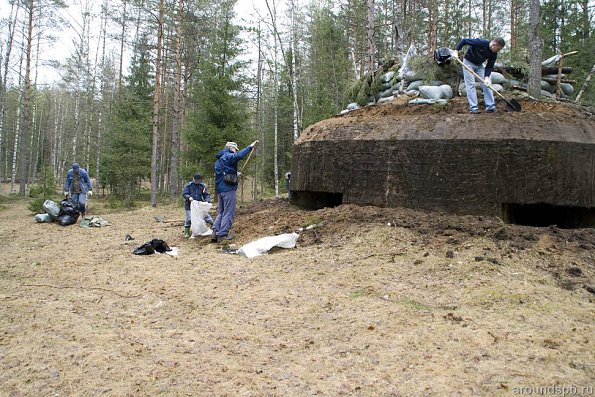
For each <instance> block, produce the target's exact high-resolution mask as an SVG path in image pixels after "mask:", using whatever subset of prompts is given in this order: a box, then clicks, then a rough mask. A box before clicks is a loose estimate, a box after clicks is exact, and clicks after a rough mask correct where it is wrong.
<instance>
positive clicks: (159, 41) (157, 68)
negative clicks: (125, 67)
mask: <svg viewBox="0 0 595 397" xmlns="http://www.w3.org/2000/svg"><path fill="white" fill-rule="evenodd" d="M163 14H164V7H163V0H159V21H158V23H157V62H156V64H155V90H154V93H153V117H152V124H153V133H152V150H151V206H152V207H156V206H157V184H158V180H157V148H158V146H159V88H160V78H161V76H160V75H161V46H162V42H163Z"/></svg>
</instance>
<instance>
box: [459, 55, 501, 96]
mask: <svg viewBox="0 0 595 397" xmlns="http://www.w3.org/2000/svg"><path fill="white" fill-rule="evenodd" d="M455 59H456V60H457V62H458V63H460V64H461V66H463V67H464V68H465V69H467V70H468V71H469V72H470V73H471V74H472V75H473V76H475V78H477V79H478V80H479V81H481V82H482V83H483V84H484V85H485V86H486V87H488V88H489V89H490V90H492V91H493V92H495V93H496V94H498V96H499V97H500V98H502V99H504V100H505V101H508V100H507V99H506V98H505V97H504V95H502V94H500V93H499V92H498V91H496V89H495V88H494V87H492V85H491V84H488V83H486V82H485V81H483V80H482V79H481V77H479V75H478V74H477V73H475V72H474V71H473V69H471V68H470V67H469V66H467V65H465V63H464V62H463V61H461V60H460V59H459V58H456V57H455Z"/></svg>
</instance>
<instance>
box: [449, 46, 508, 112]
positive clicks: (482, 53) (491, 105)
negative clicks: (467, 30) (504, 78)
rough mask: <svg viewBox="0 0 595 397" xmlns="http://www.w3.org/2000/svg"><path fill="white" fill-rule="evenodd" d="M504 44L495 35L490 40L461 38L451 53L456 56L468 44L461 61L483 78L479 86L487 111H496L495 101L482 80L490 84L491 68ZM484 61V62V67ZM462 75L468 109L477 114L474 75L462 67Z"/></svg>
mask: <svg viewBox="0 0 595 397" xmlns="http://www.w3.org/2000/svg"><path fill="white" fill-rule="evenodd" d="M504 45H505V42H504V39H503V38H501V37H496V38H495V39H493V40H492V41H489V40H484V39H461V41H459V43H458V44H457V46H456V47H455V50H454V51H453V53H452V57H453V58H454V57H457V58H458V57H459V51H460V50H462V49H463V47H464V46H469V48H468V49H467V52H466V53H465V56H464V57H463V63H464V64H465V65H467V66H468V67H469V68H470V69H471V70H473V71H474V72H475V73H477V75H478V76H479V77H481V78H483V80H484V81H482V82H481V88H482V89H483V98H484V100H485V107H486V112H487V113H493V112H495V111H496V102H495V101H494V94H493V93H492V90H490V89H489V88H488V87H487V86H486V85H485V84H484V82H485V83H487V84H490V85H491V84H492V79H491V78H490V75H491V74H492V69H493V68H494V64H495V63H496V58H497V57H498V52H499V51H500V50H501V49H503V48H504ZM486 61H487V62H486ZM484 63H486V65H485V67H484ZM463 77H464V78H465V90H466V91H467V101H468V102H469V109H470V111H471V113H473V114H478V113H479V107H478V104H477V93H476V92H475V76H473V74H472V73H471V72H469V71H468V70H467V69H466V68H463Z"/></svg>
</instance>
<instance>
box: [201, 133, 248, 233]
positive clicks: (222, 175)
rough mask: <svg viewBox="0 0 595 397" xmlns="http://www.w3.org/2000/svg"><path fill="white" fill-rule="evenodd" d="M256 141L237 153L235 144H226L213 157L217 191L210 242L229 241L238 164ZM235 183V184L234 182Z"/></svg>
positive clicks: (233, 217)
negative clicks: (214, 159) (215, 215)
mask: <svg viewBox="0 0 595 397" xmlns="http://www.w3.org/2000/svg"><path fill="white" fill-rule="evenodd" d="M258 143H259V142H258V141H254V142H252V143H251V144H250V145H249V146H246V147H245V148H244V149H242V150H240V151H238V145H237V144H236V143H235V142H227V143H226V144H225V148H224V149H223V150H221V151H220V152H219V153H217V155H216V156H215V157H216V158H217V161H215V189H216V190H217V199H218V206H217V218H216V219H215V223H214V224H213V236H212V240H213V241H217V242H221V241H224V240H231V239H232V238H233V237H232V236H230V235H229V230H230V229H231V226H232V225H233V221H234V219H235V215H236V190H237V188H238V182H237V180H238V162H239V161H240V160H241V159H243V158H244V157H246V156H247V155H248V154H249V153H250V152H251V151H252V150H253V149H254V148H255V147H256V146H257V145H258ZM234 181H235V182H234Z"/></svg>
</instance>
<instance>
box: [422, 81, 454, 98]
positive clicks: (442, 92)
mask: <svg viewBox="0 0 595 397" xmlns="http://www.w3.org/2000/svg"><path fill="white" fill-rule="evenodd" d="M419 94H420V95H421V96H422V97H423V98H427V99H451V98H452V97H453V92H452V88H451V87H450V86H449V85H448V84H443V85H441V86H438V87H436V86H430V85H422V86H420V87H419Z"/></svg>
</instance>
